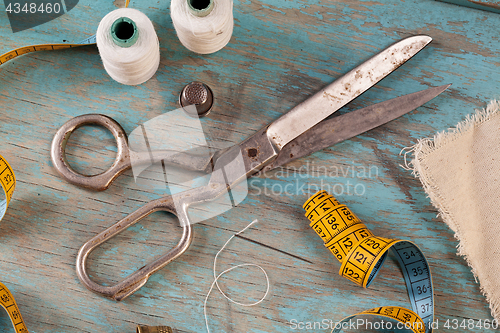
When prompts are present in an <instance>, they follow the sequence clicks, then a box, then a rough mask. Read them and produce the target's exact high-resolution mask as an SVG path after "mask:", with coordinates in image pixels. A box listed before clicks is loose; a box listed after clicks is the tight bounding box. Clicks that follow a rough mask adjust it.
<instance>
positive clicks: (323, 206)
mask: <svg viewBox="0 0 500 333" xmlns="http://www.w3.org/2000/svg"><path fill="white" fill-rule="evenodd" d="M303 207H304V209H305V211H306V213H305V216H306V217H307V218H308V219H309V220H310V224H309V225H310V226H311V228H312V229H313V230H314V231H316V233H317V234H318V236H319V237H320V238H321V239H322V240H323V242H324V243H325V247H327V248H328V249H329V250H330V252H332V254H333V255H334V256H335V257H336V258H337V259H338V260H339V261H340V262H341V263H342V265H341V268H340V272H339V273H340V275H342V276H344V277H345V278H347V279H348V280H350V281H353V282H354V283H357V284H359V285H360V286H363V287H365V288H366V287H368V286H369V285H370V283H371V282H372V281H373V279H374V277H375V276H376V275H377V273H378V271H379V269H380V267H382V265H383V263H384V260H385V258H386V257H387V253H388V251H389V250H391V251H392V252H393V253H394V254H395V256H396V258H397V260H398V262H399V264H400V266H401V268H402V271H403V277H404V279H405V283H406V287H407V290H408V295H409V297H410V303H411V306H412V309H413V310H408V309H405V308H402V307H397V306H390V307H379V308H374V309H371V310H367V311H364V312H361V313H358V314H355V315H352V316H349V317H347V318H344V319H342V321H340V322H339V323H338V325H336V326H335V328H334V329H333V331H332V332H335V333H337V332H340V331H341V330H342V327H345V326H343V325H342V324H343V323H348V324H349V322H351V321H353V320H354V318H355V317H356V316H358V315H369V316H374V317H386V318H392V319H394V320H396V321H398V322H400V323H402V324H403V325H404V327H405V328H407V329H409V330H411V331H413V332H414V333H431V332H432V327H431V324H432V321H433V319H434V299H433V297H434V296H433V292H432V280H431V274H430V270H429V265H428V264H427V260H426V259H425V257H424V255H423V254H422V252H421V251H420V249H419V248H418V247H417V246H416V245H415V244H413V243H412V242H409V241H402V240H393V239H388V238H383V237H376V236H374V235H373V234H372V233H371V232H370V230H368V228H367V227H366V226H365V225H364V224H363V223H361V220H360V219H359V218H358V217H357V216H356V215H355V214H354V213H353V212H352V211H351V210H350V209H349V208H348V207H347V206H346V205H343V204H341V203H340V202H339V201H338V200H337V199H336V198H334V197H333V196H331V195H330V194H328V193H327V192H325V191H320V192H318V193H316V194H315V195H313V196H312V197H311V198H309V199H308V200H307V201H306V203H305V204H304V206H303ZM357 323H359V322H357ZM347 327H350V326H349V325H347Z"/></svg>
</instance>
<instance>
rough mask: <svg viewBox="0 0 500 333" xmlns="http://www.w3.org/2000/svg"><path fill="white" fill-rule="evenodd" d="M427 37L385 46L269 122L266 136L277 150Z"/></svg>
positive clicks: (379, 76) (397, 63) (412, 52)
mask: <svg viewBox="0 0 500 333" xmlns="http://www.w3.org/2000/svg"><path fill="white" fill-rule="evenodd" d="M431 41H432V38H431V37H429V36H413V37H408V38H405V39H403V40H401V41H399V42H397V43H395V44H393V45H391V46H389V47H388V48H386V49H385V50H383V51H382V52H380V53H378V54H377V55H375V56H373V57H372V58H370V59H369V60H367V61H365V62H364V63H362V64H361V65H359V66H358V67H356V68H354V69H353V70H351V71H350V72H348V73H346V74H344V75H343V76H342V77H340V78H338V79H337V80H335V81H334V82H333V83H330V84H329V85H328V86H326V87H325V88H323V89H321V90H320V91H318V92H317V93H316V94H314V95H313V96H311V97H309V98H308V99H307V100H305V101H304V102H302V103H300V104H299V105H297V106H296V107H294V108H293V109H292V110H290V111H288V112H287V113H286V114H284V115H282V116H281V117H280V118H279V119H277V120H275V121H274V122H272V123H271V124H270V125H269V128H268V130H267V137H268V138H269V140H271V142H272V143H273V145H274V146H275V147H276V148H277V149H278V150H279V149H282V148H283V147H284V146H285V145H286V144H287V143H289V142H291V141H292V140H294V139H295V138H297V137H298V136H299V135H301V134H302V133H304V132H305V131H307V130H308V129H310V128H312V127H313V126H314V125H316V124H318V123H319V122H321V121H322V120H323V119H326V118H327V117H328V116H330V115H331V114H332V113H334V112H335V111H337V110H338V109H340V108H341V107H343V106H344V105H346V104H347V103H349V102H350V101H352V100H353V99H354V98H356V97H358V96H359V95H361V94H362V93H363V92H364V91H366V90H368V89H369V88H370V87H372V86H373V85H374V84H376V83H377V82H379V81H380V80H382V79H383V78H384V77H386V76H387V75H389V74H390V73H391V72H393V71H394V70H396V69H397V68H398V67H399V66H401V65H402V64H404V63H405V62H406V61H407V60H409V59H410V58H411V57H413V56H414V55H415V54H417V53H418V52H419V51H420V50H422V49H423V48H424V47H425V46H426V45H427V44H429V43H430V42H431Z"/></svg>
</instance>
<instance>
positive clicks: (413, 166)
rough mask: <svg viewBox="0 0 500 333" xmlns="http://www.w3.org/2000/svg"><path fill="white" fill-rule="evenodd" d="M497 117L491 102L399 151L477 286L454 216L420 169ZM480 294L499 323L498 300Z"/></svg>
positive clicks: (498, 106) (499, 107) (497, 107)
mask: <svg viewBox="0 0 500 333" xmlns="http://www.w3.org/2000/svg"><path fill="white" fill-rule="evenodd" d="M498 114H500V101H498V100H492V101H491V102H490V103H489V104H488V106H487V107H486V109H482V110H476V113H475V114H469V115H467V117H466V118H465V120H463V121H461V122H460V123H458V124H457V126H456V127H454V128H450V129H448V130H445V131H442V132H438V133H437V134H436V135H434V137H433V138H423V139H419V140H418V142H417V144H415V145H414V146H413V147H408V148H404V149H403V150H402V153H403V152H404V165H402V167H403V168H404V169H406V170H410V171H412V174H413V175H414V176H415V177H416V178H418V179H419V180H420V182H421V183H422V186H423V188H424V191H425V193H427V196H428V197H429V199H430V201H431V203H432V205H433V206H434V207H436V208H437V210H438V216H439V217H441V218H442V219H443V220H444V222H445V223H446V224H447V225H448V226H449V227H450V228H451V229H452V230H453V232H454V236H455V239H457V240H458V242H459V243H458V246H457V254H458V255H460V256H462V257H464V258H465V261H466V262H467V265H468V266H469V267H470V268H471V271H472V274H473V275H474V279H475V281H476V283H477V282H478V274H477V271H476V269H475V268H474V266H473V265H472V262H471V261H470V258H469V256H468V254H467V252H466V250H465V246H464V241H463V240H462V237H461V234H460V228H459V227H458V224H457V223H456V222H455V217H454V216H453V214H452V213H451V212H449V211H448V209H447V208H446V207H445V206H444V204H443V203H444V199H443V198H442V195H441V194H440V189H439V187H437V186H435V185H432V181H431V179H429V177H428V176H427V174H426V173H425V170H424V168H425V167H424V166H423V165H422V161H423V160H424V159H425V157H426V156H427V155H429V154H430V153H432V152H434V151H435V150H436V149H439V148H441V147H443V146H444V145H446V144H447V143H449V142H453V141H454V140H456V139H457V138H458V137H460V136H461V135H462V134H464V133H466V132H467V131H470V130H472V129H473V128H474V127H476V126H478V125H480V124H482V123H484V122H486V121H488V120H490V119H491V117H492V116H494V115H498ZM407 155H413V158H412V159H411V161H410V162H408V159H407ZM480 290H481V293H482V294H483V295H484V296H485V297H486V301H487V302H488V303H489V305H490V309H491V315H492V316H493V318H495V319H496V320H497V321H500V299H496V298H494V297H493V295H492V294H491V293H490V292H488V291H487V290H486V288H485V287H484V286H483V285H481V283H480Z"/></svg>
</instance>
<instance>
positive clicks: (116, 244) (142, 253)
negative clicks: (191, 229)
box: [87, 196, 208, 285]
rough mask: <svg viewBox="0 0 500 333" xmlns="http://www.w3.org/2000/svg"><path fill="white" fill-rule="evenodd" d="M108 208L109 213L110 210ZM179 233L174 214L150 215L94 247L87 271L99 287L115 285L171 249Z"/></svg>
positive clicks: (132, 202)
mask: <svg viewBox="0 0 500 333" xmlns="http://www.w3.org/2000/svg"><path fill="white" fill-rule="evenodd" d="M130 197H132V196H130ZM122 205H123V206H125V207H130V206H132V207H133V206H137V201H135V200H125V201H124V202H122ZM111 206H112V205H110V207H109V210H110V211H111V210H113V209H114V207H111ZM96 218H99V217H98V216H96ZM97 231H99V228H96V230H95V232H97ZM182 233H183V228H182V227H181V226H180V224H179V221H178V219H177V217H176V216H175V215H174V214H171V213H168V212H165V211H157V212H154V213H151V214H150V215H148V216H146V217H143V218H142V219H140V220H139V221H138V222H137V223H135V224H134V225H132V226H130V227H128V228H126V229H124V230H123V231H121V232H120V233H119V234H117V235H115V236H113V237H112V238H110V239H108V240H106V241H105V242H104V243H102V244H100V245H98V246H97V247H96V248H95V249H94V250H93V251H92V252H91V253H90V254H89V256H88V259H87V271H88V273H89V275H90V276H92V280H93V281H94V282H96V283H98V284H100V285H112V284H115V283H117V282H119V281H121V280H122V279H124V278H126V277H127V276H128V275H129V274H131V273H133V272H135V271H136V270H138V269H140V268H141V267H143V266H145V265H147V264H149V263H151V262H153V261H154V260H155V259H157V258H158V257H160V256H162V255H164V254H165V253H166V252H167V251H168V250H170V249H172V248H174V247H175V246H176V245H177V243H178V242H179V239H181V236H182ZM207 262H208V261H207ZM165 274H168V271H167V272H165Z"/></svg>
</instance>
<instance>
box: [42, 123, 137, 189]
mask: <svg viewBox="0 0 500 333" xmlns="http://www.w3.org/2000/svg"><path fill="white" fill-rule="evenodd" d="M85 125H100V126H103V127H105V128H107V129H108V130H109V131H110V132H111V134H113V137H114V138H115V140H116V145H117V153H116V159H115V161H114V162H113V165H112V166H111V167H110V168H109V169H108V170H106V171H105V172H103V173H100V174H98V175H93V176H87V175H82V174H80V173H78V172H76V171H75V170H73V169H72V168H71V166H70V165H69V163H68V161H67V160H66V153H65V150H66V144H67V143H68V140H69V138H70V136H71V134H72V133H73V132H74V131H75V130H76V129H77V128H79V127H82V126H85ZM50 152H51V156H52V163H53V164H54V167H55V168H56V170H57V171H58V172H59V173H60V174H61V176H63V177H64V178H65V179H66V180H68V181H69V182H70V183H72V184H75V185H78V186H83V187H86V188H90V189H92V190H96V191H103V190H105V189H107V188H108V187H109V185H110V184H111V182H113V180H115V178H116V177H118V176H119V175H120V174H121V173H123V172H124V171H125V170H127V169H128V168H130V166H131V165H130V154H129V149H128V143H127V134H125V131H124V130H123V128H122V127H121V126H120V124H118V123H117V122H116V121H115V120H113V119H112V118H110V117H107V116H105V115H102V114H86V115H82V116H78V117H75V118H73V119H70V120H69V121H67V122H66V123H65V124H64V125H62V126H61V128H60V129H59V130H58V131H57V132H56V135H55V136H54V139H53V140H52V147H51V150H50Z"/></svg>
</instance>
